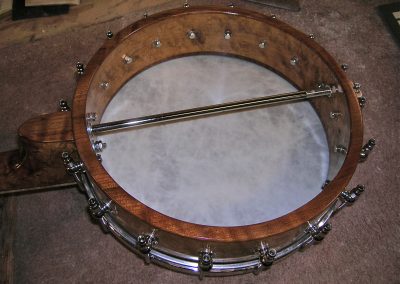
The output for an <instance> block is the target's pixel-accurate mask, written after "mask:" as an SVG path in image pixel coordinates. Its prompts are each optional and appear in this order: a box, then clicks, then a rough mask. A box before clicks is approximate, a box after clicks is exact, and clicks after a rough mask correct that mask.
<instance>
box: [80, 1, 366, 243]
mask: <svg viewBox="0 0 400 284" xmlns="http://www.w3.org/2000/svg"><path fill="white" fill-rule="evenodd" d="M190 29H194V30H195V31H196V32H197V35H198V37H197V39H196V40H194V41H190V40H189V39H187V37H186V33H187V31H188V30H190ZM226 29H229V30H231V31H232V35H233V36H232V38H231V39H230V40H226V39H224V36H223V35H224V31H225V30H226ZM156 39H159V40H160V41H161V43H162V47H161V48H155V47H154V46H152V43H153V42H154V40H156ZM264 39H265V40H266V41H267V42H268V44H269V47H268V49H267V51H266V53H264V51H263V50H261V49H260V48H259V47H258V44H259V42H260V40H264ZM205 53H206V54H207V53H218V54H226V55H231V56H238V57H241V58H246V59H250V60H253V61H255V62H258V63H260V64H262V65H265V66H269V67H270V68H271V69H273V70H276V71H278V72H279V73H280V74H283V75H284V76H285V77H286V78H288V79H289V80H290V81H291V82H293V83H294V84H295V85H296V86H298V87H299V88H301V89H310V88H311V87H313V86H315V84H316V82H321V81H322V82H327V83H332V84H334V83H338V84H340V85H341V87H342V88H343V91H344V94H345V95H346V96H345V97H342V98H339V104H342V105H345V104H347V106H348V112H346V113H345V115H348V116H349V118H348V123H349V128H348V129H350V131H349V132H347V133H346V134H344V135H342V136H339V138H338V139H344V140H343V141H344V142H346V141H345V140H346V138H344V137H346V136H347V137H349V149H348V153H347V156H346V160H345V163H344V165H343V166H342V167H341V169H340V170H339V172H338V174H337V176H336V177H335V178H334V179H333V180H332V181H331V183H330V184H329V185H328V186H327V187H326V188H325V190H324V191H323V192H322V193H321V194H319V195H318V196H317V197H316V198H314V199H313V200H311V201H310V202H309V203H307V204H306V205H304V206H302V207H301V208H299V209H297V210H296V211H294V212H292V213H290V214H287V215H285V216H282V217H280V218H277V219H275V220H272V221H269V222H264V223H260V224H256V225H251V226H242V227H208V226H202V225H195V224H191V223H187V222H183V221H179V220H175V219H173V218H170V217H168V216H165V215H162V214H160V213H158V212H156V211H154V210H152V209H151V208H149V207H147V206H145V205H144V204H142V203H140V202H139V201H138V200H136V199H134V198H133V197H131V196H129V195H128V194H127V193H126V192H125V191H124V190H123V189H122V188H120V187H119V186H118V184H117V183H116V182H115V181H113V179H112V178H111V177H110V176H109V175H108V174H107V172H106V171H105V170H104V168H102V167H101V164H100V163H99V162H98V161H97V159H96V156H95V153H94V152H93V150H92V147H91V145H90V141H89V140H90V137H89V136H88V134H87V132H86V119H85V115H86V113H87V112H92V111H93V112H96V113H97V114H98V117H101V114H102V112H103V111H104V108H105V106H106V105H107V103H108V102H109V100H110V99H111V98H112V96H113V95H114V94H115V93H116V91H117V90H118V89H119V88H120V87H121V86H122V85H123V83H124V82H126V81H127V80H128V79H129V78H130V77H131V76H133V75H135V74H137V73H139V72H140V71H142V70H144V69H146V68H148V67H149V66H152V65H154V64H157V63H158V62H162V61H165V60H168V59H171V58H176V57H179V56H183V55H190V54H205ZM125 54H129V55H130V56H133V57H134V58H135V61H134V63H133V64H130V65H129V66H126V65H124V64H123V62H122V56H123V55H125ZM295 55H296V56H297V57H298V58H299V62H300V63H299V64H298V65H296V66H292V65H291V64H290V59H291V58H292V57H293V56H295ZM103 81H108V82H110V86H111V87H110V88H108V89H107V90H106V91H102V90H101V88H100V87H99V86H100V83H101V82H103ZM340 99H341V100H342V102H340ZM321 100H322V99H321ZM325 100H327V99H325ZM328 100H329V99H328ZM326 104H329V101H328V102H327V103H325V105H326ZM336 104H338V103H336ZM314 105H315V106H316V107H317V108H318V109H320V110H321V111H322V109H325V107H321V104H314ZM342 108H343V107H342ZM72 120H73V128H74V137H75V142H76V145H77V149H78V152H79V155H80V157H81V158H82V160H83V162H84V163H85V165H86V167H87V169H88V170H89V172H90V174H91V175H92V177H93V178H94V180H95V181H96V183H97V184H98V185H99V186H100V187H101V188H102V189H103V191H104V192H105V194H106V195H107V197H108V198H110V199H112V200H113V201H115V202H116V203H117V204H118V205H119V206H120V207H121V208H123V209H124V210H126V211H127V212H129V213H131V214H132V215H133V216H135V217H137V218H139V219H141V220H142V221H144V222H145V223H146V224H149V225H150V226H152V227H153V228H157V229H159V230H161V231H164V232H167V233H171V234H173V235H177V236H180V237H185V238H192V239H196V240H199V241H206V242H225V243H229V242H246V241H254V240H260V239H268V240H271V241H272V242H274V243H275V241H274V239H280V238H282V235H284V234H285V233H286V232H292V231H293V230H296V229H298V228H300V227H301V226H304V224H306V222H307V221H309V220H312V219H313V218H315V217H317V216H318V215H319V214H321V213H322V212H323V211H324V210H325V209H326V208H327V207H328V206H329V204H331V203H332V202H333V201H334V200H335V199H336V198H337V196H338V194H339V193H340V192H341V191H343V189H344V188H345V186H346V185H347V183H348V182H349V180H350V178H351V176H352V175H353V173H354V171H355V168H356V166H357V164H358V159H359V153H360V149H361V144H362V120H361V112H360V108H359V106H358V102H357V98H356V95H355V93H354V91H353V89H352V85H351V82H350V81H349V80H348V79H347V78H346V75H345V74H344V72H343V71H342V70H341V69H340V67H339V66H338V64H337V63H336V62H335V61H334V59H333V58H332V57H331V56H330V55H329V54H328V53H327V52H326V51H325V50H324V49H323V48H322V47H321V46H319V45H318V44H317V43H316V42H315V41H314V40H312V39H310V38H309V37H308V36H307V35H304V34H302V33H300V32H298V31H296V30H295V29H293V28H291V27H290V26H288V25H286V24H285V23H283V22H281V21H279V20H277V19H274V18H271V17H266V16H264V15H262V14H258V13H255V12H249V11H245V10H241V9H236V8H215V7H194V8H187V9H176V10H172V11H167V12H163V13H160V14H157V15H154V16H151V17H148V18H146V19H143V20H140V21H138V22H136V23H134V24H132V25H130V26H128V27H127V28H125V29H124V30H122V31H121V32H120V33H118V34H117V35H116V36H115V37H114V38H112V39H111V40H107V41H106V42H105V44H104V45H103V47H101V48H100V49H99V50H98V52H97V53H96V54H95V55H94V57H93V58H92V59H91V61H90V62H89V63H88V65H87V69H86V72H85V74H84V75H83V76H82V77H81V78H80V80H79V82H78V87H77V90H76V93H75V98H74V103H73V116H72ZM336 133H341V132H340V131H336ZM334 136H335V135H332V137H334ZM332 141H334V140H333V139H332ZM336 154H337V153H336Z"/></svg>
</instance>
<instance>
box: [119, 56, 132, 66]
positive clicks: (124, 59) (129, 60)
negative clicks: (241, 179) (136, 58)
mask: <svg viewBox="0 0 400 284" xmlns="http://www.w3.org/2000/svg"><path fill="white" fill-rule="evenodd" d="M122 60H123V62H124V63H125V64H131V63H132V62H133V58H132V57H130V56H128V55H126V54H124V55H122Z"/></svg>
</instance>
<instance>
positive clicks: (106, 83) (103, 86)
mask: <svg viewBox="0 0 400 284" xmlns="http://www.w3.org/2000/svg"><path fill="white" fill-rule="evenodd" d="M108 87H110V83H109V82H101V83H100V88H102V89H104V90H106V89H108Z"/></svg>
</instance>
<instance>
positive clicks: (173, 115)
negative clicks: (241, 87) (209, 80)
mask: <svg viewBox="0 0 400 284" xmlns="http://www.w3.org/2000/svg"><path fill="white" fill-rule="evenodd" d="M332 93H333V92H332V90H331V89H330V88H329V89H323V90H316V91H299V92H292V93H285V94H279V95H273V96H264V97H259V98H254V99H247V100H241V101H234V102H228V103H223V104H216V105H209V106H204V107H198V108H191V109H185V110H179V111H173V112H166V113H160V114H154V115H148V116H142V117H137V118H131V119H124V120H118V121H112V122H106V123H100V124H95V125H92V126H91V129H90V131H91V133H93V134H95V133H101V132H108V131H114V130H120V129H127V128H134V127H139V126H145V125H151V124H156V123H161V122H171V121H175V120H180V119H187V118H193V117H199V116H206V115H211V114H222V113H226V112H231V111H237V110H245V109H251V108H256V107H261V106H268V105H272V104H278V103H286V102H293V101H302V100H306V99H310V98H316V97H322V96H331V95H332Z"/></svg>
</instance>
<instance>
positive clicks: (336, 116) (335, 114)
mask: <svg viewBox="0 0 400 284" xmlns="http://www.w3.org/2000/svg"><path fill="white" fill-rule="evenodd" d="M342 116H343V114H342V113H341V112H338V111H331V112H330V113H329V117H330V118H331V119H334V120H338V119H339V118H340V117H342Z"/></svg>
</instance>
